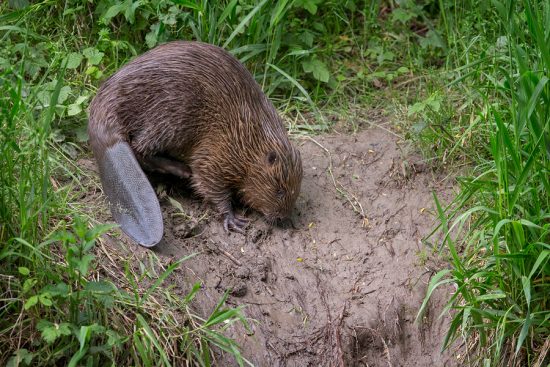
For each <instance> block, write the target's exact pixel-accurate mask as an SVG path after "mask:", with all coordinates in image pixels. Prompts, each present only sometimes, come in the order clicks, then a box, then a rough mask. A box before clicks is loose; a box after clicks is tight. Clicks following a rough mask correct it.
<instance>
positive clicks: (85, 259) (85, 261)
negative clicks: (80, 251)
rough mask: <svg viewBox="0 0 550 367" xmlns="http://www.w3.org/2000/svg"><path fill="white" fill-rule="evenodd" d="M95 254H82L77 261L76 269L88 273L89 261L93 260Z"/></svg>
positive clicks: (83, 273) (81, 272)
mask: <svg viewBox="0 0 550 367" xmlns="http://www.w3.org/2000/svg"><path fill="white" fill-rule="evenodd" d="M94 258H95V256H94V255H91V254H86V255H84V256H82V257H81V258H80V259H79V260H78V262H77V269H78V271H79V272H80V274H82V275H86V274H88V269H89V268H90V263H91V262H92V261H93V260H94Z"/></svg>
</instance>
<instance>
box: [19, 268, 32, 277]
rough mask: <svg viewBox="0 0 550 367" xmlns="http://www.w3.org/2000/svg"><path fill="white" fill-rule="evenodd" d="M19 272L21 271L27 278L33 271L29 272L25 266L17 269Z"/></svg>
mask: <svg viewBox="0 0 550 367" xmlns="http://www.w3.org/2000/svg"><path fill="white" fill-rule="evenodd" d="M17 270H18V271H19V274H21V275H24V276H27V275H29V274H30V273H31V271H30V270H29V268H26V267H24V266H20V267H18V268H17Z"/></svg>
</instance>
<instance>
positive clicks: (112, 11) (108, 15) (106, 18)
mask: <svg viewBox="0 0 550 367" xmlns="http://www.w3.org/2000/svg"><path fill="white" fill-rule="evenodd" d="M125 7H126V6H125V5H124V4H120V3H119V4H115V5H113V6H111V7H110V8H109V9H107V11H106V12H105V14H103V23H104V24H105V25H107V24H109V23H110V22H111V19H113V18H114V17H116V16H117V15H118V14H119V13H120V12H121V11H123V10H125Z"/></svg>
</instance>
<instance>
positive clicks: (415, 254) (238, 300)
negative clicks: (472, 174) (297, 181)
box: [129, 128, 454, 366]
mask: <svg viewBox="0 0 550 367" xmlns="http://www.w3.org/2000/svg"><path fill="white" fill-rule="evenodd" d="M297 143H298V144H299V145H300V150H301V153H302V159H303V165H304V180H303V183H302V190H301V194H300V197H299V199H298V202H297V204H296V209H295V211H294V214H293V218H292V220H291V221H289V223H285V224H284V225H281V226H277V227H273V228H271V227H269V226H268V225H266V224H265V223H264V221H263V219H262V218H261V216H259V215H257V214H256V213H247V217H248V218H249V219H251V223H250V225H249V227H248V230H247V233H246V234H245V235H241V234H237V233H230V234H227V233H225V232H224V230H223V228H222V224H221V220H220V218H217V217H216V216H215V215H213V212H212V211H211V210H210V208H209V207H208V206H206V205H204V204H203V203H201V201H200V199H198V198H196V197H194V196H193V195H192V194H191V193H189V192H187V191H186V190H185V189H182V188H181V184H179V183H173V184H168V186H167V190H166V191H167V192H168V195H169V196H168V195H164V197H162V196H161V205H162V206H163V211H164V218H165V235H164V239H163V241H162V242H161V243H160V244H159V245H158V246H157V247H156V248H155V250H154V251H156V252H157V253H158V254H159V256H161V257H166V258H167V259H169V258H174V259H177V258H181V257H183V256H186V255H188V254H190V253H195V252H198V253H199V254H198V255H197V256H195V257H194V258H192V259H191V260H189V261H187V262H185V263H184V264H183V270H182V271H179V272H177V273H175V276H176V280H175V281H174V280H173V281H174V283H175V284H176V286H177V287H181V288H182V293H184V292H187V291H188V290H189V289H190V287H191V286H192V285H193V284H194V283H195V282H197V281H200V282H201V284H202V285H203V289H202V291H201V292H200V293H199V296H198V297H197V302H196V304H195V307H196V308H197V312H198V313H199V314H203V315H208V314H209V312H210V311H211V310H212V309H213V307H214V306H215V304H216V302H217V301H218V300H219V299H220V297H221V296H222V294H223V293H224V292H225V291H226V290H228V289H230V290H231V296H230V298H229V300H228V302H229V303H230V304H232V305H246V307H245V308H244V313H245V315H246V316H247V317H249V318H251V319H253V320H256V321H254V322H252V323H251V327H252V330H251V332H247V331H246V330H244V328H241V327H237V328H234V329H233V331H232V332H233V335H231V336H232V337H234V338H235V339H236V340H237V341H238V342H239V343H240V344H241V345H242V348H243V355H244V356H245V357H246V358H247V359H248V360H249V361H251V362H252V363H253V364H254V365H256V366H451V365H454V363H453V358H451V356H449V355H447V354H443V355H442V354H441V353H440V346H441V343H442V340H443V337H444V332H445V330H446V325H447V324H448V320H447V319H446V318H444V317H443V318H439V314H440V312H441V309H442V307H443V303H444V300H445V299H446V297H447V296H448V295H446V294H443V293H441V292H449V291H450V290H449V289H447V290H441V291H439V292H440V293H437V294H435V296H434V297H433V298H432V301H431V302H430V305H429V307H428V311H427V312H426V314H425V315H424V317H423V318H422V321H421V322H420V323H415V322H414V320H415V317H416V314H417V311H418V309H419V307H420V305H421V303H422V300H423V298H424V296H425V294H426V287H427V283H428V280H429V277H430V276H431V275H432V274H433V273H434V272H435V271H436V270H437V265H436V264H435V260H434V258H433V257H432V255H431V253H430V251H431V250H430V248H429V247H427V246H425V245H424V244H423V243H422V241H421V240H422V238H423V237H424V236H425V235H427V234H428V233H429V232H430V231H431V230H432V228H433V224H434V222H433V212H434V210H433V197H432V192H433V191H435V192H437V193H438V195H439V196H440V197H442V198H443V199H445V198H446V197H447V198H448V196H449V193H450V183H449V182H445V181H441V177H439V175H437V174H434V173H433V172H431V171H430V170H429V168H428V167H427V166H426V165H424V164H422V163H421V162H420V161H419V159H418V157H416V156H415V155H414V154H413V155H411V154H409V153H407V150H408V149H405V147H404V146H405V145H404V143H403V142H400V141H398V139H397V138H396V137H395V136H394V135H392V134H391V133H389V132H387V131H385V130H382V129H380V128H370V129H367V130H364V131H361V132H359V133H357V134H355V135H337V134H333V135H325V136H319V137H316V138H315V140H314V139H311V138H305V139H303V140H299V141H298V142H297ZM163 184H166V180H164V181H163ZM170 198H172V200H170ZM174 199H175V200H176V201H177V202H178V203H179V204H174V201H173V200H174ZM180 205H181V206H180ZM182 210H183V213H182ZM290 222H292V223H290ZM129 246H131V247H132V250H131V251H135V252H146V251H148V250H145V249H142V248H139V247H138V246H136V245H129ZM172 278H173V277H172ZM233 364H234V362H233V361H231V359H230V358H229V357H227V356H222V357H221V359H220V360H219V361H218V365H220V366H227V365H233Z"/></svg>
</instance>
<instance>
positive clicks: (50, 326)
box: [36, 320, 71, 344]
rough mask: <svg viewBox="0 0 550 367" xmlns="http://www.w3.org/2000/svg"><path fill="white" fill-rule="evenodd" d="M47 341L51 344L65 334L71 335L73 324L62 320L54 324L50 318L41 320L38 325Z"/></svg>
mask: <svg viewBox="0 0 550 367" xmlns="http://www.w3.org/2000/svg"><path fill="white" fill-rule="evenodd" d="M36 327H37V328H38V330H39V331H40V333H41V335H42V339H44V340H45V341H46V343H48V344H51V343H53V342H54V341H55V340H56V339H57V338H59V337H60V336H63V335H71V324H69V323H66V322H62V323H61V324H54V323H52V322H50V321H48V320H40V321H39V322H38V324H37V325H36Z"/></svg>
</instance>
